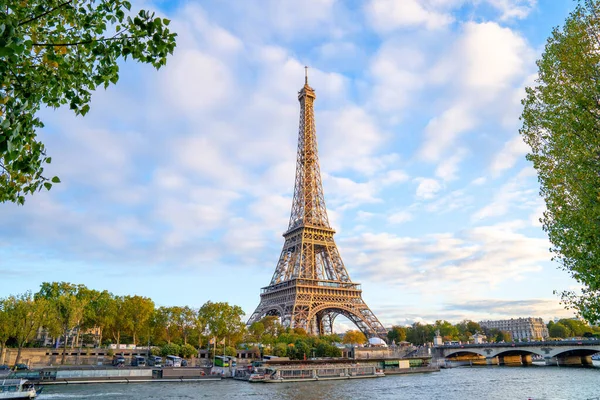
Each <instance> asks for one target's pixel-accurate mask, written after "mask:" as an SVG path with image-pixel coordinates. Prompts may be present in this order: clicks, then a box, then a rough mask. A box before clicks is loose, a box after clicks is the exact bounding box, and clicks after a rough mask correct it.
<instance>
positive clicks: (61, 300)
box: [35, 282, 86, 364]
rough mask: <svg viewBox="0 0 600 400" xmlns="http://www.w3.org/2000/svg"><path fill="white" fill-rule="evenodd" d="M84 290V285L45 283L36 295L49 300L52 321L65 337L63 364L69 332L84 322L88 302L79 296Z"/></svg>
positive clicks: (62, 362)
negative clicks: (84, 312)
mask: <svg viewBox="0 0 600 400" xmlns="http://www.w3.org/2000/svg"><path fill="white" fill-rule="evenodd" d="M83 288H84V286H83V285H74V284H72V283H68V282H52V283H49V282H44V283H42V285H41V287H40V291H39V292H37V293H36V294H35V296H36V298H42V299H45V300H47V302H48V307H49V310H51V314H50V315H51V320H52V321H54V322H55V323H56V324H57V326H58V327H59V328H60V330H61V332H62V334H63V336H64V343H63V351H62V357H61V360H60V363H61V364H64V363H65V356H66V352H67V338H68V335H69V331H71V330H72V329H74V328H76V327H78V326H79V324H80V323H81V321H82V320H83V311H84V308H85V305H86V304H85V301H86V300H85V299H84V298H82V297H81V296H79V292H80V291H81V290H83Z"/></svg>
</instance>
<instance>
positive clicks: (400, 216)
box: [387, 211, 413, 224]
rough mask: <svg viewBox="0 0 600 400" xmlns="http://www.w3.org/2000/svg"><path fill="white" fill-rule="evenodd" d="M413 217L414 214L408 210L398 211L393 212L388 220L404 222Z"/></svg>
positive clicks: (396, 222) (398, 222) (394, 222)
mask: <svg viewBox="0 0 600 400" xmlns="http://www.w3.org/2000/svg"><path fill="white" fill-rule="evenodd" d="M412 219H413V215H412V214H411V213H410V212H408V211H398V212H396V213H393V214H391V215H390V216H389V217H388V219H387V220H388V222H390V223H392V224H402V223H404V222H408V221H411V220H412Z"/></svg>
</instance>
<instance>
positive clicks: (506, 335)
mask: <svg viewBox="0 0 600 400" xmlns="http://www.w3.org/2000/svg"><path fill="white" fill-rule="evenodd" d="M510 341H512V335H511V334H510V332H508V331H498V333H497V334H496V343H499V342H505V343H506V342H510Z"/></svg>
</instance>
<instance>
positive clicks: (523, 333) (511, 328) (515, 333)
mask: <svg viewBox="0 0 600 400" xmlns="http://www.w3.org/2000/svg"><path fill="white" fill-rule="evenodd" d="M479 325H480V326H481V327H482V328H486V329H498V330H500V331H505V332H509V333H510V334H511V336H512V339H513V340H540V339H545V338H547V337H548V336H549V335H548V328H547V327H546V324H544V321H543V320H542V319H541V318H532V317H529V318H511V319H502V320H498V321H480V322H479Z"/></svg>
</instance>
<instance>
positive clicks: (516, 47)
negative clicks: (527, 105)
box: [419, 22, 534, 161]
mask: <svg viewBox="0 0 600 400" xmlns="http://www.w3.org/2000/svg"><path fill="white" fill-rule="evenodd" d="M533 55H534V53H533V50H532V49H531V48H530V47H529V45H528V44H527V42H526V40H525V39H524V38H523V37H522V36H521V35H520V34H518V33H517V32H515V31H513V30H511V29H510V28H505V27H501V26H500V25H498V24H497V23H495V22H484V23H475V22H467V23H465V24H464V25H463V26H462V30H461V32H460V35H459V36H458V37H457V39H456V40H455V42H454V43H453V44H452V45H451V46H449V50H448V51H447V53H446V54H445V55H444V56H443V57H442V58H441V59H440V60H439V61H438V62H437V63H436V64H435V65H434V67H433V68H432V69H431V70H430V71H429V76H430V79H431V80H432V82H433V83H435V84H439V85H445V86H447V87H451V88H452V90H453V93H454V99H452V100H451V101H449V103H450V104H451V105H450V106H448V107H447V108H446V109H445V110H444V111H443V112H442V113H441V114H440V115H438V116H436V117H433V118H432V119H431V120H430V121H429V123H428V124H427V126H426V127H425V130H424V142H423V145H422V147H421V149H420V151H419V155H420V156H421V158H423V159H424V160H427V161H438V160H440V159H441V158H442V156H443V155H444V154H446V153H448V152H450V151H451V150H452V148H453V147H454V146H455V143H456V141H457V140H458V138H459V137H460V136H461V135H464V134H465V133H467V132H470V131H472V130H473V129H474V128H476V127H477V126H479V125H480V124H482V123H483V122H487V121H488V120H489V119H490V117H493V118H499V119H500V120H501V121H502V122H503V123H505V122H506V121H504V117H505V114H507V113H509V114H510V115H511V118H512V119H514V118H515V117H514V109H515V107H513V105H512V102H513V100H514V93H515V88H516V87H520V86H521V85H522V83H523V82H524V80H525V78H526V77H527V76H529V75H530V71H529V69H528V68H526V66H527V65H529V63H530V62H531V61H532V60H533ZM526 63H527V64H526ZM507 103H510V106H505V107H497V106H496V105H495V104H503V105H506V104H507ZM463 146H464V145H463Z"/></svg>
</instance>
